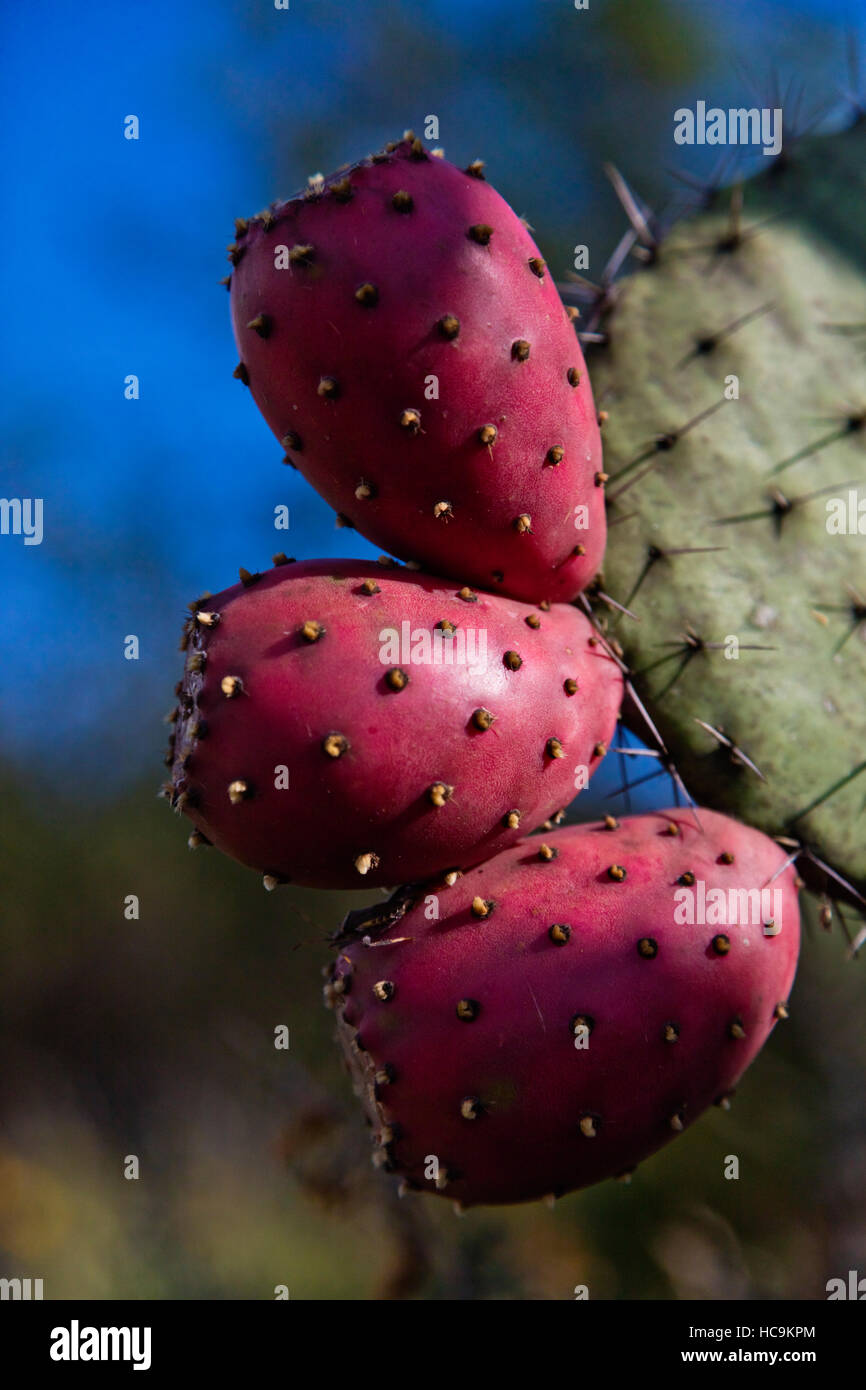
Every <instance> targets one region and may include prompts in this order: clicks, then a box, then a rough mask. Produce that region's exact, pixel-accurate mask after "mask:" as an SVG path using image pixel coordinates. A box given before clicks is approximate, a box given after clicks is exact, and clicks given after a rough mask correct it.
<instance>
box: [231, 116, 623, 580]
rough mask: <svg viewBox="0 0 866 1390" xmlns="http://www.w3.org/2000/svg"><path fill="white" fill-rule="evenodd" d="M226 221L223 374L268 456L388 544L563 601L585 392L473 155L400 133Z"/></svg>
mask: <svg viewBox="0 0 866 1390" xmlns="http://www.w3.org/2000/svg"><path fill="white" fill-rule="evenodd" d="M237 230H238V236H237V241H236V242H235V243H233V245H232V246H231V247H230V248H229V255H230V259H231V260H232V262H233V263H234V269H233V271H232V274H231V310H232V320H233V324H234V332H235V338H236V340H237V344H238V350H239V353H240V357H241V363H240V366H239V367H238V369H237V372H236V375H237V376H239V377H240V379H241V380H242V381H243V382H244V383H245V384H246V385H248V386H249V388H250V390H251V392H252V394H253V397H254V399H255V401H256V403H257V405H258V406H259V408H260V410H261V411H262V414H263V415H264V417H265V419H266V420H267V422H268V424H269V425H270V427H271V429H272V430H273V431H274V433H275V434H276V436H277V438H278V439H279V440H280V441H281V443H282V445H283V447H284V449H285V451H286V461H287V462H290V463H292V464H294V465H295V466H296V467H297V468H299V469H300V470H301V472H302V473H303V474H304V476H305V477H306V478H307V479H308V480H309V482H311V483H312V485H313V487H315V488H316V489H317V491H318V492H320V493H321V495H322V496H323V497H324V498H325V499H326V500H327V501H328V502H329V503H330V504H331V505H332V506H333V507H334V508H335V509H336V511H337V513H338V516H339V518H340V519H341V520H342V521H343V522H344V523H346V522H348V523H350V524H351V525H352V526H354V527H356V528H357V530H359V531H360V532H361V533H362V534H363V535H365V536H367V537H369V539H371V540H372V541H374V542H375V543H376V544H377V545H381V546H382V547H384V548H385V549H386V550H388V551H389V552H390V553H392V554H394V555H398V556H400V557H401V558H403V559H406V560H413V561H417V562H419V563H420V564H421V566H422V567H423V568H424V569H427V570H430V571H431V572H433V573H435V574H445V575H450V576H451V577H453V578H456V579H459V580H460V581H461V582H462V583H470V584H477V585H479V586H480V587H481V588H485V589H492V590H493V591H494V592H502V593H504V594H510V595H511V596H512V597H516V598H520V599H525V600H527V601H528V602H531V603H537V602H539V601H540V600H542V599H551V600H570V599H573V598H574V597H575V596H576V595H577V593H578V592H579V591H580V590H581V589H582V588H583V587H584V586H585V585H586V584H587V583H588V582H589V581H590V580H591V579H592V577H593V576H594V575H595V573H596V571H597V570H598V568H599V566H600V564H601V559H602V555H603V552H604V541H605V516H604V496H603V492H604V488H603V482H604V477H603V474H602V473H601V467H602V463H601V443H600V438H599V431H598V424H597V420H596V413H595V407H594V405H593V399H592V391H591V388H590V384H589V378H588V375H587V372H586V368H585V365H584V361H583V356H582V354H581V350H580V346H579V344H578V340H577V336H576V333H575V329H574V326H573V324H572V322H571V321H570V319H569V316H568V312H567V311H566V309H565V308H564V306H563V304H562V301H561V300H560V297H559V294H558V292H557V289H556V286H555V285H554V283H553V279H552V276H551V275H550V274H549V273H548V272H547V270H546V267H545V264H544V261H543V260H542V258H541V256H540V254H539V250H538V247H537V246H536V245H535V242H534V241H533V239H532V237H531V236H530V234H529V232H528V230H527V228H526V226H525V224H524V223H523V222H522V221H521V220H520V219H519V218H518V217H517V216H516V215H515V214H514V212H513V211H512V210H511V208H510V207H509V206H508V204H507V203H506V202H505V201H504V200H503V199H502V198H501V197H500V196H499V194H498V193H496V192H495V191H494V190H493V188H491V186H490V185H489V184H488V183H487V182H485V179H484V177H483V173H482V170H481V165H480V163H476V164H473V165H470V166H469V168H468V170H465V171H464V170H461V169H458V168H457V167H456V166H455V165H453V164H449V163H448V162H447V161H446V160H444V159H442V158H436V157H434V156H433V155H432V153H431V154H428V152H427V151H426V150H424V148H423V147H422V146H421V143H420V141H417V140H414V139H413V140H408V139H404V140H403V141H402V142H400V143H398V144H396V145H393V146H390V147H389V148H388V149H387V150H386V151H384V152H383V153H382V154H381V155H374V156H372V157H371V158H369V159H365V160H362V161H361V162H360V163H358V164H355V165H354V166H352V167H351V168H346V169H343V170H340V171H339V172H338V173H337V174H334V175H332V176H331V177H330V178H327V179H324V180H321V181H318V182H314V183H313V184H312V185H311V187H310V188H309V189H308V190H307V193H306V194H305V195H304V196H302V197H296V198H293V199H292V200H290V201H289V202H285V203H276V204H274V205H272V207H271V208H269V209H268V210H267V211H265V212H264V213H262V214H260V215H259V216H258V217H254V218H252V219H250V220H246V219H240V220H239V222H238V224H237Z"/></svg>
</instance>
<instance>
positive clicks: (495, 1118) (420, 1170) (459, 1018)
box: [325, 810, 799, 1205]
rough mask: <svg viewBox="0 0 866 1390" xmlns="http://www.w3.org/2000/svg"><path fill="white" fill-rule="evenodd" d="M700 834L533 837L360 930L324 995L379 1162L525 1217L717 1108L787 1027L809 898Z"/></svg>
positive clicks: (360, 915) (690, 823)
mask: <svg viewBox="0 0 866 1390" xmlns="http://www.w3.org/2000/svg"><path fill="white" fill-rule="evenodd" d="M699 814H700V821H701V825H702V827H703V829H702V830H699V829H698V828H697V826H696V824H695V822H694V820H693V817H692V814H691V813H690V812H688V811H683V810H672V811H665V812H661V813H659V814H656V815H650V816H636V817H633V818H630V819H628V820H623V821H622V822H621V823H619V824H617V823H616V822H611V821H610V819H609V820H608V822H607V823H604V822H603V823H601V824H597V825H579V826H570V827H568V828H566V829H563V830H558V831H554V832H553V833H552V834H549V835H546V836H545V837H544V841H543V842H542V840H541V839H540V838H539V837H537V836H532V837H529V838H527V839H524V840H521V841H520V843H519V844H517V845H514V846H513V847H511V848H510V849H507V850H504V851H503V852H502V853H501V854H498V855H497V856H496V857H495V858H494V859H490V860H488V861H487V863H485V864H481V865H479V866H478V867H477V868H474V869H472V870H471V871H470V872H468V873H467V874H465V876H463V877H462V878H460V879H458V880H457V882H456V883H455V884H454V886H453V887H451V888H447V887H442V886H441V885H440V884H437V883H435V882H434V883H433V884H431V885H428V886H423V887H418V885H411V886H410V887H409V888H408V889H406V890H403V891H402V892H401V893H400V894H397V895H395V896H394V898H393V899H392V900H391V902H390V904H386V905H384V906H380V907H379V908H377V909H369V910H368V911H367V912H364V911H359V912H356V913H352V914H350V915H349V918H347V920H346V923H344V929H343V932H342V934H341V937H340V938H339V940H340V945H341V949H340V952H339V955H338V957H337V960H336V962H335V964H334V967H333V971H332V974H331V979H330V982H329V984H328V985H326V990H325V994H326V1001H327V1002H329V1003H330V1004H331V1005H333V1006H334V1007H336V1010H337V1017H338V1020H339V1025H338V1026H339V1033H340V1036H341V1040H342V1043H343V1046H344V1049H345V1052H346V1055H347V1058H348V1061H349V1067H350V1070H351V1071H352V1072H353V1073H354V1075H355V1078H356V1081H357V1083H358V1089H359V1091H360V1094H361V1095H362V1097H363V1100H364V1102H365V1106H366V1109H367V1111H368V1115H369V1118H370V1120H371V1122H372V1124H373V1133H374V1139H375V1143H376V1150H375V1152H374V1161H376V1162H378V1163H380V1164H381V1165H382V1166H383V1167H386V1168H388V1169H389V1170H392V1171H394V1172H396V1173H399V1174H401V1175H402V1176H403V1177H404V1178H405V1180H406V1181H407V1182H408V1184H409V1186H410V1187H413V1188H421V1189H424V1190H430V1191H435V1192H441V1193H444V1194H445V1195H446V1196H449V1197H453V1198H454V1199H456V1200H457V1201H459V1202H460V1203H462V1204H465V1205H472V1204H476V1203H480V1202H493V1203H497V1202H520V1201H527V1200H530V1199H532V1198H537V1197H542V1196H545V1195H548V1194H554V1195H560V1194H562V1193H564V1192H568V1191H570V1190H572V1189H574V1188H579V1187H585V1186H587V1185H589V1184H590V1183H594V1182H598V1181H599V1180H600V1179H602V1178H608V1177H612V1176H619V1175H623V1174H625V1173H626V1172H627V1171H628V1170H630V1169H632V1168H633V1167H634V1165H635V1164H636V1163H637V1162H638V1161H639V1160H640V1159H642V1158H645V1157H646V1156H647V1155H648V1154H651V1153H653V1152H654V1150H656V1149H658V1148H659V1147H660V1146H661V1145H662V1144H664V1143H665V1142H666V1141H667V1140H668V1139H671V1138H673V1136H674V1135H675V1134H677V1133H679V1132H680V1131H681V1130H683V1129H684V1128H686V1127H687V1126H688V1125H690V1124H691V1123H692V1121H693V1120H695V1119H696V1118H697V1116H698V1115H700V1113H701V1111H702V1110H704V1109H705V1108H706V1107H707V1106H708V1105H710V1104H711V1103H712V1102H714V1101H715V1102H716V1103H722V1104H725V1103H726V1102H727V1097H728V1096H729V1095H730V1093H731V1091H732V1089H733V1087H734V1086H735V1084H736V1082H737V1080H738V1078H739V1077H740V1076H741V1075H742V1073H743V1071H744V1070H745V1069H746V1067H747V1066H748V1065H749V1063H750V1062H751V1061H752V1059H753V1058H754V1057H755V1055H756V1054H757V1053H758V1051H759V1050H760V1048H761V1046H762V1045H763V1043H764V1042H765V1041H766V1039H767V1036H768V1035H769V1033H770V1032H771V1030H772V1028H773V1026H774V1024H775V1022H776V1020H778V1019H780V1018H784V1017H785V1016H786V1011H787V999H788V992H789V990H790V988H791V984H792V981H793V978H794V971H795V968H796V963H797V952H798V947H799V914H798V908H797V887H798V882H799V881H798V880H797V879H796V878H795V870H794V868H793V866H791V865H790V864H788V863H787V861H786V858H785V854H784V851H783V850H782V849H780V848H779V846H778V845H776V844H775V843H774V842H773V841H772V840H770V839H768V838H767V837H766V836H765V835H763V834H762V833H761V832H759V831H755V830H751V829H749V828H747V827H746V826H743V825H740V824H739V823H738V822H736V821H733V820H729V819H727V818H726V817H725V816H721V815H717V814H714V813H713V812H711V811H705V810H701V811H700V813H699ZM711 890H715V891H714V892H713V891H711ZM719 890H721V891H719ZM761 890H765V891H764V892H763V894H762V892H761ZM762 898H763V901H762ZM720 904H721V906H720ZM722 907H723V908H724V910H722ZM437 911H438V916H437V915H436V914H437ZM737 923H740V924H741V925H738V924H737Z"/></svg>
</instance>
